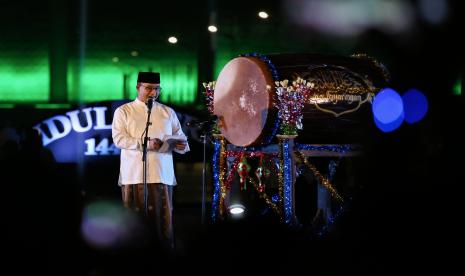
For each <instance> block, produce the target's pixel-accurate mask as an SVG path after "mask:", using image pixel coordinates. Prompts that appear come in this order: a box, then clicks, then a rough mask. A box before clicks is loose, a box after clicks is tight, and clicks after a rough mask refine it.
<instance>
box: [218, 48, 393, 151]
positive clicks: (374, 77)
mask: <svg viewBox="0 0 465 276" xmlns="http://www.w3.org/2000/svg"><path fill="white" fill-rule="evenodd" d="M383 70H384V67H382V65H380V64H379V63H376V62H375V61H374V60H372V59H368V58H355V57H337V56H323V55H316V54H274V55H267V56H266V57H264V56H258V57H256V56H242V57H237V58H234V59H232V60H231V61H229V62H228V63H227V64H226V65H225V66H224V68H223V69H222V71H221V72H220V74H219V76H218V79H217V81H216V86H215V96H214V114H215V115H217V116H218V117H219V118H220V130H221V132H222V134H223V135H224V136H225V138H226V139H227V140H228V141H229V142H230V143H232V144H234V145H236V146H254V145H260V144H266V143H269V142H270V141H271V138H272V136H273V135H274V134H275V133H276V127H277V116H278V110H277V109H276V108H275V107H274V106H273V100H274V97H273V93H274V91H275V81H276V80H285V79H287V80H289V81H290V82H291V81H293V80H295V79H296V78H297V77H301V78H303V79H305V80H307V81H311V82H313V83H314V84H315V85H316V88H317V89H318V93H320V95H322V97H326V95H327V96H328V97H330V98H331V99H336V100H331V101H326V102H324V101H323V102H322V103H321V104H318V106H317V107H318V108H316V105H312V104H306V105H305V108H304V116H303V130H302V131H300V132H299V138H298V142H305V143H337V142H356V141H354V140H356V137H351V136H352V134H355V133H356V132H358V130H360V127H359V126H363V125H366V124H367V122H369V121H370V120H371V116H370V114H369V113H368V111H369V109H370V108H371V105H369V104H364V105H360V104H359V106H358V107H357V106H356V105H357V103H355V108H354V102H350V101H338V100H337V99H342V98H344V97H345V98H344V99H347V98H348V96H347V95H349V96H350V95H352V96H354V95H356V96H357V97H359V98H360V99H366V97H368V96H369V95H368V94H370V93H371V94H373V93H374V92H377V91H378V90H379V88H381V87H384V86H385V85H386V82H387V77H388V76H387V72H386V71H383ZM267 86H269V87H271V90H267ZM354 87H355V88H357V89H358V90H357V89H352V88H354ZM336 90H337V91H336ZM270 91H271V92H270ZM354 91H356V92H354ZM344 95H345V96H344ZM365 102H366V101H365ZM322 110H326V111H327V112H325V111H322ZM355 136H356V135H355Z"/></svg>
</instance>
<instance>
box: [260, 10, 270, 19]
mask: <svg viewBox="0 0 465 276" xmlns="http://www.w3.org/2000/svg"><path fill="white" fill-rule="evenodd" d="M258 16H259V17H260V18H263V19H267V18H268V13H267V12H264V11H261V12H259V13H258Z"/></svg>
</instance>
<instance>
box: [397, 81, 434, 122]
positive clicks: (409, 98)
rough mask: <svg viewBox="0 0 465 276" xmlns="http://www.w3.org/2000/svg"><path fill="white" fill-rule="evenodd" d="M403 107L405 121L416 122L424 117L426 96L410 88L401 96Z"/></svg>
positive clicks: (426, 105)
mask: <svg viewBox="0 0 465 276" xmlns="http://www.w3.org/2000/svg"><path fill="white" fill-rule="evenodd" d="M402 101H403V102H404V109H405V121H406V122H407V123H409V124H413V123H416V122H418V121H420V120H421V119H423V117H425V115H426V112H427V111H428V100H427V99H426V96H425V95H424V94H423V93H422V92H420V91H419V90H417V89H410V90H408V91H407V92H405V94H404V95H403V96H402Z"/></svg>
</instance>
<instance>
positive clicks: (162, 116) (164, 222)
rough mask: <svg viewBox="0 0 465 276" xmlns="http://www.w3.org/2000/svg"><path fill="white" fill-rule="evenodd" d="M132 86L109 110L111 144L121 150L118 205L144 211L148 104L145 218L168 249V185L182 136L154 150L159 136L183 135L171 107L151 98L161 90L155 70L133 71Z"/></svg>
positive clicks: (172, 182)
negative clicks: (133, 93)
mask: <svg viewBox="0 0 465 276" xmlns="http://www.w3.org/2000/svg"><path fill="white" fill-rule="evenodd" d="M136 88H137V98H136V99H135V100H134V101H132V102H129V103H127V104H124V105H122V106H120V107H118V108H117V109H116V110H115V114H114V116H113V124H112V136H113V142H114V143H115V145H116V146H117V147H118V148H120V149H121V162H120V176H119V185H120V186H121V188H122V197H123V204H124V206H125V207H127V208H131V209H133V210H136V211H138V212H142V213H144V212H145V201H144V184H143V182H144V181H143V179H144V175H143V168H144V164H143V162H142V153H143V140H144V130H145V127H146V122H147V116H148V107H150V106H151V115H150V121H151V125H150V126H149V127H148V137H149V138H150V140H149V141H148V143H147V159H146V160H147V161H146V162H147V172H146V174H147V176H146V177H147V183H148V184H147V187H148V200H147V203H148V204H147V205H148V218H149V220H151V221H150V222H151V223H154V225H155V229H156V232H157V235H158V238H159V239H160V241H161V243H162V245H164V246H166V247H168V249H170V250H172V249H174V233H173V222H172V207H173V202H172V196H173V186H174V185H176V178H175V175H174V166H173V156H172V152H173V151H175V152H177V153H181V154H183V153H186V152H188V151H189V144H188V143H187V139H186V140H185V141H182V139H181V140H179V141H178V142H175V143H174V145H173V146H172V147H170V148H168V150H163V152H162V151H161V150H160V147H161V146H162V144H163V142H162V140H163V139H164V138H165V137H166V136H167V135H176V136H181V137H186V136H185V135H184V133H183V131H182V129H181V124H180V122H179V120H178V117H177V116H176V113H175V112H174V110H173V109H171V108H170V107H168V106H166V105H163V104H161V103H158V102H156V101H154V100H153V99H156V98H158V96H159V94H160V91H161V87H160V74H159V73H154V72H139V75H138V78H137V86H136ZM149 101H152V102H151V103H149ZM178 138H179V137H178ZM163 148H164V147H163Z"/></svg>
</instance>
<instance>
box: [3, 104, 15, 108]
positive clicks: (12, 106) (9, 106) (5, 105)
mask: <svg viewBox="0 0 465 276" xmlns="http://www.w3.org/2000/svg"><path fill="white" fill-rule="evenodd" d="M0 108H3V109H12V108H15V105H14V104H2V103H0Z"/></svg>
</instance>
